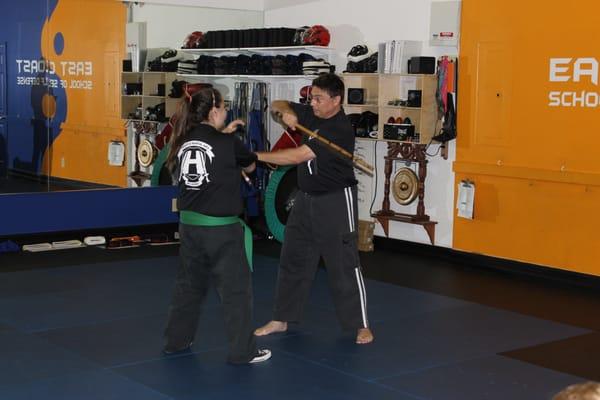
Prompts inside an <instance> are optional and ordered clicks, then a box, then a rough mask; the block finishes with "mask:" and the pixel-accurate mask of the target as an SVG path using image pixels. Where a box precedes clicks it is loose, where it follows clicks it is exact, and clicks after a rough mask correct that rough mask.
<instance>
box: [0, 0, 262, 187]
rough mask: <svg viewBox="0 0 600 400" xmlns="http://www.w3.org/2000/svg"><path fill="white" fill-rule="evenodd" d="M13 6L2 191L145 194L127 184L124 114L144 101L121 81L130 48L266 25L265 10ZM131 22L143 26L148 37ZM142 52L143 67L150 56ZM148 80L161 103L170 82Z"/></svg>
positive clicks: (0, 89)
mask: <svg viewBox="0 0 600 400" xmlns="http://www.w3.org/2000/svg"><path fill="white" fill-rule="evenodd" d="M5 8H6V10H3V12H2V14H1V15H0V22H1V23H0V194H9V193H22V192H47V191H63V190H85V189H103V188H127V187H137V185H136V184H134V183H133V182H132V180H131V179H129V178H128V175H129V174H130V173H131V172H132V170H134V169H135V162H136V157H137V155H136V153H135V151H134V150H133V149H134V147H135V145H136V143H134V142H133V140H134V139H133V138H132V136H133V135H132V133H131V132H132V130H131V127H130V126H126V122H127V121H126V119H124V118H123V117H125V118H128V117H129V112H128V111H127V110H124V108H127V107H128V106H130V104H132V103H135V105H136V107H135V108H137V103H138V102H139V100H140V99H138V98H133V97H132V98H129V97H128V95H127V91H126V87H125V86H126V85H125V86H124V83H125V84H126V83H135V82H137V81H138V79H139V77H138V76H134V75H131V76H129V77H125V75H126V74H122V70H123V60H125V59H128V58H129V59H131V55H132V54H133V52H132V51H131V50H132V49H131V48H130V49H127V48H126V43H127V42H129V43H139V49H142V50H143V49H146V48H147V49H153V48H172V49H178V48H180V47H181V45H182V43H183V41H184V39H185V38H186V36H187V35H188V34H189V33H191V32H193V31H197V30H198V31H208V30H217V29H233V28H255V27H262V26H264V22H263V13H262V11H247V10H224V9H215V8H205V7H187V6H185V7H184V6H173V5H161V4H144V3H139V4H138V3H135V4H134V3H123V2H117V1H106V0H71V1H62V0H23V1H22V2H21V3H20V6H19V7H5ZM23 9H25V10H27V12H23ZM83 9H85V12H84V13H82V12H81V10H83ZM127 21H130V22H144V23H145V30H144V29H137V30H136V29H133V28H132V26H134V25H135V24H128V23H127ZM142 25H144V24H142ZM136 36H137V38H136ZM126 38H127V39H126ZM144 42H145V43H144ZM128 50H129V51H128ZM128 53H129V54H128ZM136 54H137V55H138V56H139V57H140V60H142V59H143V58H144V55H146V54H148V55H151V54H152V52H151V51H147V52H146V51H139V52H136ZM150 57H151V56H150ZM150 57H147V58H148V59H147V60H144V61H145V62H144V63H143V65H144V66H146V65H147V61H151V60H150ZM174 76H176V75H174ZM149 79H150V80H149V81H151V82H154V83H153V85H151V86H152V88H150V87H149V88H148V89H147V90H146V91H144V92H143V93H140V98H141V97H142V96H144V99H146V98H147V99H148V105H151V106H156V105H157V104H159V103H160V102H161V101H162V100H161V97H163V98H164V97H165V95H168V93H169V91H170V81H171V80H170V78H157V79H158V80H156V79H155V80H154V81H153V80H152V79H153V78H149ZM161 79H162V80H161ZM159 84H163V85H164V86H163V87H162V89H161V88H160V87H159ZM155 89H156V90H155ZM164 91H166V94H165V93H164ZM132 96H134V95H132ZM144 103H145V102H144ZM142 112H145V110H144V109H142ZM161 129H162V127H161V126H160V125H159V127H158V130H159V131H160V130H161Z"/></svg>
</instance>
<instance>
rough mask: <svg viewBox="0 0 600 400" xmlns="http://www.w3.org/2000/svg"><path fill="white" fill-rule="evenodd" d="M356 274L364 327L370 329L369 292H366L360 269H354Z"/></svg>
mask: <svg viewBox="0 0 600 400" xmlns="http://www.w3.org/2000/svg"><path fill="white" fill-rule="evenodd" d="M354 272H355V273H356V283H357V284H358V294H359V295H360V311H361V313H362V320H363V327H364V328H368V327H369V321H368V319H367V291H366V290H365V283H364V281H363V277H362V273H361V272H360V267H357V268H354Z"/></svg>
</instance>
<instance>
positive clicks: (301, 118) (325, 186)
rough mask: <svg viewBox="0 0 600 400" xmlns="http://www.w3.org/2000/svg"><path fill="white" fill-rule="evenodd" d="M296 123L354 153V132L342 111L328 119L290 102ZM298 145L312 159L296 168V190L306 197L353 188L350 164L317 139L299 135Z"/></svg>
mask: <svg viewBox="0 0 600 400" xmlns="http://www.w3.org/2000/svg"><path fill="white" fill-rule="evenodd" d="M290 106H291V108H292V110H293V111H294V112H295V113H296V115H297V116H298V123H300V125H303V126H304V127H306V128H308V129H310V130H311V131H315V132H316V133H318V134H319V135H320V136H323V137H324V138H325V139H327V140H329V141H330V142H333V143H335V144H337V145H338V146H340V147H341V148H343V149H344V150H346V151H348V152H349V153H350V154H354V130H353V129H352V125H350V121H349V120H348V117H346V114H345V113H344V111H343V110H340V112H338V113H337V114H336V115H334V116H333V117H331V118H328V119H323V118H319V117H317V116H315V114H314V113H313V110H312V107H310V106H308V105H304V104H298V103H291V102H290ZM302 144H305V145H307V146H308V147H310V149H311V150H312V151H313V153H315V155H316V158H315V159H313V160H310V161H307V162H304V163H302V164H299V165H298V188H299V189H300V190H302V191H303V192H306V193H310V194H322V193H327V192H333V191H336V190H340V189H343V188H345V187H348V186H353V185H356V183H357V181H356V178H355V176H354V167H353V166H352V162H351V161H350V160H348V159H345V158H344V157H343V156H341V155H338V154H336V153H335V150H332V149H330V148H328V147H327V145H326V144H324V143H321V142H320V141H319V140H317V139H313V138H311V137H309V136H306V135H305V136H303V138H302Z"/></svg>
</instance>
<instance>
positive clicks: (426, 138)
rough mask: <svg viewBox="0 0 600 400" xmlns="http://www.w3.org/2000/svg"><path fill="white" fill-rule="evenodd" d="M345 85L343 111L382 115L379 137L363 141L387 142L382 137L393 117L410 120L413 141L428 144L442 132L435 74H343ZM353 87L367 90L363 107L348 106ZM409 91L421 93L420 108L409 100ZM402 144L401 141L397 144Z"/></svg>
mask: <svg viewBox="0 0 600 400" xmlns="http://www.w3.org/2000/svg"><path fill="white" fill-rule="evenodd" d="M342 77H343V79H344V84H345V86H346V96H345V97H346V98H345V100H344V110H345V112H346V114H350V113H362V112H364V111H367V110H368V111H372V112H375V113H377V114H378V115H379V120H378V134H377V138H376V139H368V138H359V139H361V140H386V141H392V142H394V141H396V140H388V139H385V138H384V136H383V128H384V124H386V123H387V122H388V120H389V119H390V118H393V119H394V120H396V119H398V117H400V118H401V119H402V120H405V119H406V118H407V117H408V118H410V121H411V123H412V124H413V125H414V126H415V133H416V137H415V139H414V140H412V142H414V143H420V144H428V143H429V142H430V141H431V138H432V137H433V136H434V135H435V134H436V131H437V130H438V129H439V120H440V118H439V115H438V112H437V105H436V99H435V93H436V89H437V76H436V75H416V74H342ZM352 88H362V89H364V104H348V92H349V90H350V89H352ZM409 91H411V94H414V92H412V91H416V93H419V94H420V106H415V103H409V104H407V103H406V102H407V101H408V100H409ZM397 142H401V141H397Z"/></svg>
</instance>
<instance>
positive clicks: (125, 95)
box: [121, 94, 142, 98]
mask: <svg viewBox="0 0 600 400" xmlns="http://www.w3.org/2000/svg"><path fill="white" fill-rule="evenodd" d="M121 97H130V98H136V97H142V95H141V94H122V95H121Z"/></svg>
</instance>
